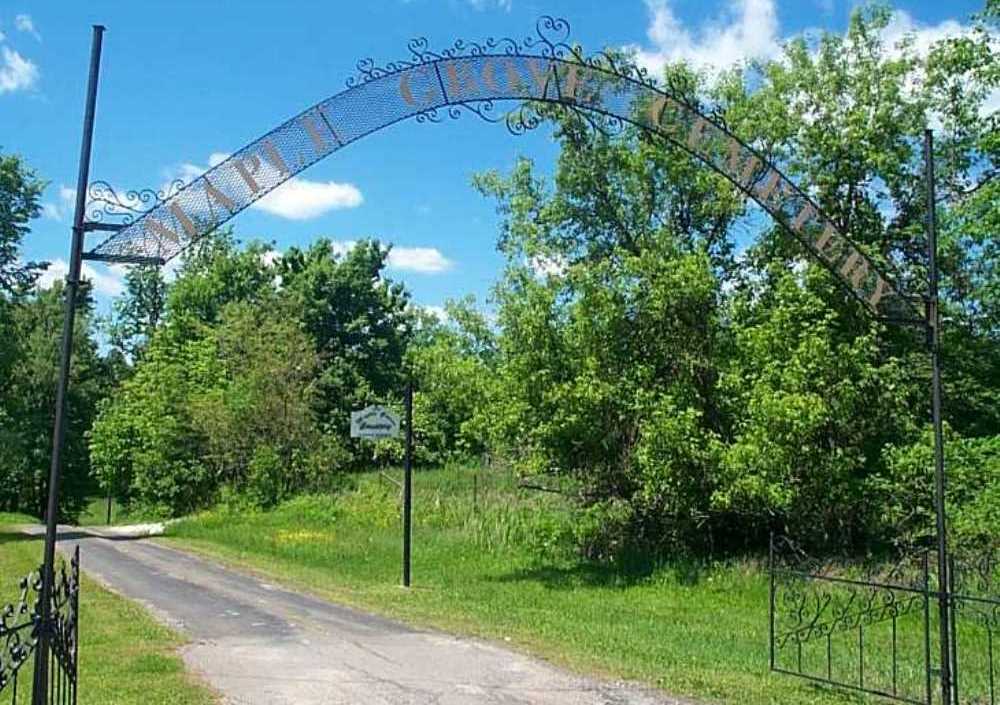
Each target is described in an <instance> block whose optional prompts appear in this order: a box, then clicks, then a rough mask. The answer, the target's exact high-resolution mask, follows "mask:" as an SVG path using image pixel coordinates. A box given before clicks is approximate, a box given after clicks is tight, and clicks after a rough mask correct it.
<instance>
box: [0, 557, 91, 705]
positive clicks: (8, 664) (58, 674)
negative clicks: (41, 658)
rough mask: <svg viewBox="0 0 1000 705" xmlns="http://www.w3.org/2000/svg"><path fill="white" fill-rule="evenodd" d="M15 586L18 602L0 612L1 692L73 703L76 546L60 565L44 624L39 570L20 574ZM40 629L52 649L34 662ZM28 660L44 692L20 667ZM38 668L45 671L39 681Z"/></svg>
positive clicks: (56, 704)
mask: <svg viewBox="0 0 1000 705" xmlns="http://www.w3.org/2000/svg"><path fill="white" fill-rule="evenodd" d="M19 587H20V590H21V595H20V597H19V599H18V600H17V602H16V603H11V604H8V605H6V606H4V608H3V610H2V611H0V696H2V698H3V700H4V702H7V700H6V698H7V694H8V693H9V694H10V700H9V702H10V703H12V705H18V703H27V702H31V703H35V704H44V705H76V700H77V658H78V655H79V641H78V635H79V621H78V615H79V613H80V547H79V546H77V547H76V550H75V551H74V552H73V556H72V558H71V559H70V561H69V566H68V567H67V565H66V561H62V563H61V564H60V566H59V571H58V573H57V575H56V576H55V582H54V586H53V587H54V589H53V591H52V603H51V611H50V619H49V623H48V624H47V625H45V624H43V621H42V616H41V615H42V609H41V592H42V577H41V569H40V570H39V571H38V572H36V573H31V574H30V575H28V576H27V577H25V578H22V580H21V582H20V585H19ZM43 629H47V630H48V634H49V643H50V644H51V648H50V650H49V654H48V658H47V659H46V662H45V663H39V662H37V660H33V658H32V657H33V656H34V655H35V651H36V647H37V646H38V639H39V636H40V635H41V632H42V630H43ZM28 663H34V669H33V671H34V673H33V677H34V682H35V683H37V682H41V683H44V684H45V685H44V686H43V691H44V692H36V691H37V688H35V687H33V683H32V676H31V675H27V672H28V671H29V670H31V669H28V668H26V667H25V666H26V665H27V664H28ZM42 671H44V672H45V673H46V674H47V676H46V677H45V678H44V679H41V680H40V679H39V676H40V672H42ZM19 693H20V695H19ZM29 698H30V699H29Z"/></svg>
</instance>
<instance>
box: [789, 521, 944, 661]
mask: <svg viewBox="0 0 1000 705" xmlns="http://www.w3.org/2000/svg"><path fill="white" fill-rule="evenodd" d="M772 550H773V555H772V564H771V572H772V577H773V580H774V581H775V624H776V626H777V631H776V633H775V635H774V638H775V646H777V647H778V648H779V649H781V648H784V647H785V646H787V645H788V644H790V643H794V644H805V643H808V642H810V641H814V640H816V639H821V638H822V639H825V638H827V637H829V636H831V635H833V634H835V633H838V632H844V631H850V630H855V629H858V628H859V627H862V626H864V627H868V626H871V625H874V624H879V623H881V622H886V621H888V620H895V619H898V618H900V617H902V616H904V615H907V614H910V613H912V612H914V611H917V610H919V609H922V608H923V605H924V599H925V593H926V591H927V590H928V588H927V563H926V556H925V555H922V554H920V555H906V556H903V557H901V558H900V559H899V560H898V561H896V562H895V563H893V564H891V565H888V566H886V565H884V564H875V565H865V564H862V565H855V566H851V565H850V564H848V563H843V564H839V565H836V566H835V565H834V564H831V563H829V562H821V561H818V560H817V559H815V558H813V557H812V556H810V555H808V554H807V553H806V552H805V551H803V550H802V549H801V548H800V547H798V546H797V545H795V544H794V543H792V542H791V541H789V540H787V539H784V538H782V539H776V541H775V543H774V544H773V546H772Z"/></svg>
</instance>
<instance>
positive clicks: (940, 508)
mask: <svg viewBox="0 0 1000 705" xmlns="http://www.w3.org/2000/svg"><path fill="white" fill-rule="evenodd" d="M924 169H925V176H926V179H927V275H928V279H929V288H928V293H929V297H928V301H927V326H928V341H927V342H928V345H929V347H930V353H931V414H932V416H933V422H934V510H935V514H936V515H937V553H938V610H939V613H940V618H939V622H940V624H939V626H940V628H941V702H942V703H945V705H951V704H952V702H953V701H954V696H953V685H952V661H951V658H952V649H951V646H950V643H951V627H950V621H951V594H950V586H951V581H950V579H949V575H948V573H949V561H948V525H947V516H946V503H945V491H946V488H947V485H946V483H945V474H944V433H943V429H942V421H941V314H940V311H939V310H938V303H939V301H938V267H937V209H936V205H935V200H936V197H935V194H934V133H933V132H932V131H931V130H924Z"/></svg>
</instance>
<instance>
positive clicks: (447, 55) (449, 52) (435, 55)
mask: <svg viewBox="0 0 1000 705" xmlns="http://www.w3.org/2000/svg"><path fill="white" fill-rule="evenodd" d="M569 37H570V23H569V22H568V21H567V20H565V19H563V18H561V17H553V16H551V15H544V16H542V17H540V18H539V19H538V21H537V22H536V23H535V34H534V35H532V36H528V37H525V38H524V39H522V40H520V41H518V40H516V39H512V38H510V37H500V38H494V37H488V38H486V39H484V40H481V41H471V40H465V39H458V40H456V41H455V42H454V43H452V45H451V46H449V47H446V48H444V49H440V50H437V51H435V50H432V49H431V48H430V42H428V40H427V38H426V37H415V38H413V39H411V40H410V41H409V42H407V44H406V48H407V50H408V51H409V52H410V56H408V57H406V58H405V59H398V60H396V61H389V62H387V63H385V64H383V65H379V64H377V63H375V60H374V59H372V58H364V59H361V60H360V61H358V62H357V64H356V68H357V74H356V75H354V76H351V77H350V78H348V79H347V87H348V88H354V87H355V86H359V85H363V84H365V83H369V82H371V81H374V80H376V79H379V78H384V77H385V76H391V75H392V74H395V73H399V72H400V71H405V70H407V69H412V68H416V67H418V66H423V65H426V64H429V63H433V62H435V61H442V60H445V59H455V58H459V57H463V56H468V57H476V56H490V55H505V56H539V57H542V58H546V59H558V60H560V61H566V62H570V63H576V64H579V65H581V66H585V67H587V68H592V69H597V70H599V71H603V72H605V73H609V74H613V75H615V76H617V77H619V78H625V79H628V80H631V81H636V82H638V83H642V84H643V85H646V86H648V87H651V88H652V87H655V86H656V81H655V79H653V78H652V77H651V76H650V75H649V72H648V71H647V70H646V69H645V68H643V67H641V66H639V65H638V64H636V63H635V62H634V61H632V60H631V58H630V57H629V56H627V55H626V54H623V53H620V52H613V51H609V50H603V51H599V52H597V53H596V54H592V55H587V54H585V53H584V52H583V50H582V49H581V48H580V47H579V46H577V45H574V44H571V43H570V40H569ZM679 95H681V93H679Z"/></svg>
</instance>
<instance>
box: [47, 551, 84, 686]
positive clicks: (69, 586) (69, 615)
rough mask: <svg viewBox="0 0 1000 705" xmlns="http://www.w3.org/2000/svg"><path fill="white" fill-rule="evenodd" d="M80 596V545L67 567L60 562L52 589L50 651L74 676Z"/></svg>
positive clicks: (66, 670)
mask: <svg viewBox="0 0 1000 705" xmlns="http://www.w3.org/2000/svg"><path fill="white" fill-rule="evenodd" d="M79 596H80V549H79V547H77V549H76V552H75V553H74V554H73V557H72V558H71V559H70V564H69V570H68V571H67V566H66V563H65V562H63V563H62V564H61V566H60V569H59V573H58V575H57V576H56V581H55V584H54V585H53V590H52V611H51V615H52V620H51V625H50V629H51V635H52V642H51V643H52V651H53V653H54V654H55V656H56V659H57V660H58V662H59V664H60V666H61V668H62V669H63V670H64V671H65V672H66V674H67V675H69V676H70V679H71V680H73V681H75V680H76V654H77V633H78V630H77V624H78V619H79V607H80V605H79Z"/></svg>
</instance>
